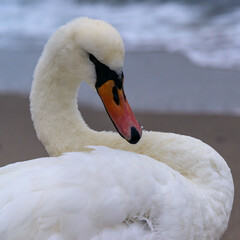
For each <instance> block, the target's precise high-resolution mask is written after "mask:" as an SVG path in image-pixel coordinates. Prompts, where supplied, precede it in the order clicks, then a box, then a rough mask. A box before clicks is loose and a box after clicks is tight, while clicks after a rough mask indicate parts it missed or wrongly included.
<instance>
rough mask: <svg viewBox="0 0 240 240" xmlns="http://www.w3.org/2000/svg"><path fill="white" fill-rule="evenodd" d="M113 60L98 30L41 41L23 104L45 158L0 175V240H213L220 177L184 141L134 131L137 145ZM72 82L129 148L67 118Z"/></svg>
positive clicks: (118, 59) (229, 198) (112, 45)
mask: <svg viewBox="0 0 240 240" xmlns="http://www.w3.org/2000/svg"><path fill="white" fill-rule="evenodd" d="M123 59H124V47H123V43H122V39H121V37H120V35H119V33H118V32H117V31H116V30H115V29H114V28H113V27H112V26H111V25H109V24H107V23H105V22H103V21H98V20H93V19H89V18H80V19H76V20H73V21H72V22H70V23H68V24H66V25H65V26H63V27H61V28H60V29H59V30H58V31H57V32H56V33H54V34H53V36H52V37H51V38H50V40H49V41H48V43H47V44H46V46H45V48H44V51H43V53H42V56H41V57H40V60H39V62H38V64H37V67H36V69H35V73H34V81H33V85H32V90H31V95H30V99H31V114H32V119H33V122H34V126H35V129H36V131H37V136H38V138H39V139H40V140H41V141H42V143H43V144H44V146H45V147H46V149H47V151H48V153H49V154H50V156H51V157H48V158H40V159H35V160H31V161H26V162H22V163H15V164H12V165H8V166H5V167H3V168H1V169H0V189H1V191H0V209H1V210H0V238H1V240H16V239H17V240H33V239H34V240H89V239H91V240H99V239H101V240H117V239H131V240H133V239H136V240H139V239H164V240H170V239H173V240H194V239H195V240H200V239H201V240H204V239H205V240H207V239H208V240H210V239H211V240H216V239H220V238H221V236H222V235H223V233H224V232H225V230H226V228H227V225H228V220H229V216H230V213H231V208H232V204H233V192H234V186H233V180H232V175H231V172H230V169H229V168H228V166H227V164H226V162H225V161H224V160H223V158H222V157H221V156H220V155H219V154H218V153H217V152H216V151H214V150H213V149H212V148H211V147H209V146H208V145H206V144H204V143H203V142H201V141H200V140H197V139H194V138H191V137H187V136H182V135H177V134H172V133H161V132H148V131H144V132H143V136H142V138H141V140H140V141H139V142H138V140H139V139H140V137H141V128H140V125H139V124H138V122H137V121H136V119H135V118H134V116H133V114H132V112H131V109H130V108H129V105H128V103H127V100H126V97H125V95H124V92H123V73H122V67H123ZM82 81H86V82H87V83H88V84H89V85H90V86H92V87H93V88H94V89H96V90H97V92H98V94H99V95H100V97H101V99H102V101H103V103H104V105H105V107H106V110H107V112H108V114H109V116H110V118H111V119H112V121H113V123H114V124H115V126H116V128H117V130H118V132H119V133H120V135H122V137H123V138H125V139H126V140H127V141H128V142H130V143H136V142H138V143H137V144H135V145H133V144H129V143H128V142H127V141H125V140H124V139H123V138H121V137H119V135H118V134H116V133H113V132H95V131H93V130H91V129H89V128H88V126H87V125H86V124H85V122H84V121H83V119H82V118H81V115H80V113H79V111H78V108H77V100H76V99H77V91H78V87H79V85H80V83H81V82H82ZM136 84H137V83H136ZM88 145H94V146H90V147H88V148H86V146H88ZM101 145H103V146H101ZM65 152H71V153H66V154H63V155H62V153H65ZM60 155H61V156H60Z"/></svg>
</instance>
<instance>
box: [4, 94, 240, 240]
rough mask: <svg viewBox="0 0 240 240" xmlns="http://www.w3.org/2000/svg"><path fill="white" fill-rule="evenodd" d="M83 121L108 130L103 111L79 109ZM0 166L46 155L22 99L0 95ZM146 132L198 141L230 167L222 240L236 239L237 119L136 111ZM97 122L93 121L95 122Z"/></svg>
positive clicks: (239, 203) (239, 201) (239, 214)
mask: <svg viewBox="0 0 240 240" xmlns="http://www.w3.org/2000/svg"><path fill="white" fill-rule="evenodd" d="M80 109H81V112H82V114H83V116H84V119H85V120H86V122H87V123H88V124H89V126H90V127H92V128H94V129H95V130H105V129H107V130H112V129H113V127H112V124H111V121H110V120H109V119H108V117H107V114H106V113H105V112H99V111H96V110H93V109H90V108H86V107H84V106H82V105H81V106H80ZM0 112H1V114H0V166H4V165H6V164H9V163H14V162H17V161H22V160H27V159H32V158H37V157H43V156H47V153H46V151H45V150H44V148H43V146H42V145H41V143H40V142H39V141H38V140H37V137H36V134H35V131H34V129H33V125H32V121H31V118H30V113H29V102H28V99H27V98H26V97H21V96H16V95H0ZM136 116H137V118H138V120H139V121H140V123H141V124H142V125H143V126H144V128H145V129H146V130H156V131H164V132H165V131H166V132H175V133H179V134H185V135H190V136H193V137H196V138H199V139H201V140H203V141H204V142H206V143H207V144H209V145H211V146H212V147H213V148H215V149H216V150H217V151H218V152H219V153H220V154H221V155H222V156H223V157H224V158H225V160H226V161H227V163H228V165H229V166H230V168H231V170H232V174H233V178H234V183H235V200H234V206H233V211H232V215H231V219H230V223H229V227H228V230H227V232H226V233H225V235H224V237H223V238H222V239H223V240H233V239H239V238H240V228H239V224H240V178H239V173H240V160H239V159H238V158H239V156H238V155H239V146H240V127H239V123H240V117H234V116H217V115H215V116H214V115H189V114H188V115H187V114H158V113H142V112H137V113H136ZM96 119H97V121H96Z"/></svg>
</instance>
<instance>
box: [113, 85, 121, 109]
mask: <svg viewBox="0 0 240 240" xmlns="http://www.w3.org/2000/svg"><path fill="white" fill-rule="evenodd" d="M112 93H113V100H114V102H115V103H116V104H117V105H119V104H120V100H119V96H118V90H117V87H116V86H114V87H113V89H112Z"/></svg>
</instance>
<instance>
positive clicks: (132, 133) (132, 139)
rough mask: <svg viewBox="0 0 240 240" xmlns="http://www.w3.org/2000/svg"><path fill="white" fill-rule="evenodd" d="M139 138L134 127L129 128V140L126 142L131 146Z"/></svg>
mask: <svg viewBox="0 0 240 240" xmlns="http://www.w3.org/2000/svg"><path fill="white" fill-rule="evenodd" d="M140 138H141V135H140V133H139V132H138V131H137V129H136V128H135V127H131V139H130V140H129V141H128V142H129V143H131V144H136V143H137V142H138V141H139V140H140Z"/></svg>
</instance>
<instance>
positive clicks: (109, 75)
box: [89, 54, 123, 89]
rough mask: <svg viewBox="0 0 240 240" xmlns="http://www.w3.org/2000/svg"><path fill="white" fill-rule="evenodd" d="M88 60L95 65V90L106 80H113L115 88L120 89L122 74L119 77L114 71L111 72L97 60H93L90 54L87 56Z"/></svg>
mask: <svg viewBox="0 0 240 240" xmlns="http://www.w3.org/2000/svg"><path fill="white" fill-rule="evenodd" d="M89 60H90V61H91V62H92V63H94V65H95V70H96V75H97V81H96V84H95V87H96V88H98V87H101V86H102V85H103V84H104V83H105V82H107V81H108V80H113V81H114V82H115V84H116V86H117V87H118V88H119V89H122V85H123V82H122V79H123V73H122V74H121V75H120V76H119V75H118V74H117V73H116V72H115V71H113V70H111V69H110V68H109V67H108V66H106V65H105V64H103V63H101V62H100V61H98V60H97V58H95V57H94V56H93V55H92V54H89Z"/></svg>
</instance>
